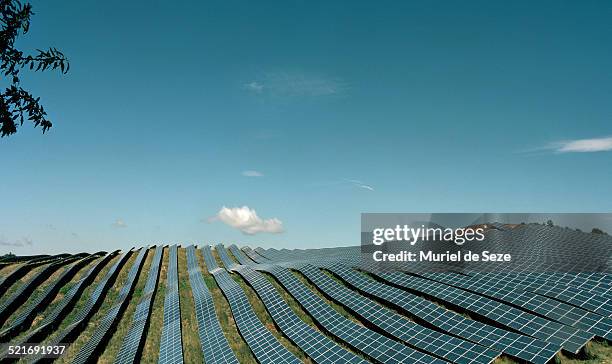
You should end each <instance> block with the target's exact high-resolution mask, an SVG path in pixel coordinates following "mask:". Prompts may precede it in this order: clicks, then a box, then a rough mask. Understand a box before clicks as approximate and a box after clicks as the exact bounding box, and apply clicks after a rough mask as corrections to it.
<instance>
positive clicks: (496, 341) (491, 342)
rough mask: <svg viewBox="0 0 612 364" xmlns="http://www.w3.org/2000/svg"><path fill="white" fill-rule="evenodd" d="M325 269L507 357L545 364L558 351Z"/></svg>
mask: <svg viewBox="0 0 612 364" xmlns="http://www.w3.org/2000/svg"><path fill="white" fill-rule="evenodd" d="M327 269H329V271H331V272H333V273H334V274H335V275H336V276H337V277H338V278H340V279H342V280H343V281H344V282H345V283H346V284H347V285H349V286H351V287H353V288H355V289H356V290H358V291H360V292H363V293H364V294H366V295H369V296H371V297H376V298H378V299H380V300H381V301H384V302H385V303H387V304H389V305H390V306H392V307H395V308H397V309H399V310H401V311H403V312H405V313H407V314H409V315H410V316H412V317H414V318H415V319H417V320H419V321H422V322H425V323H427V324H429V325H432V326H433V327H436V328H437V329H439V330H442V331H443V332H447V333H449V334H452V335H455V336H457V337H461V338H464V339H466V340H469V341H472V342H474V343H477V344H480V345H483V346H486V347H490V348H493V349H495V350H499V351H501V352H503V353H504V354H507V355H509V356H512V357H516V358H520V359H522V360H525V361H528V362H532V363H546V362H548V361H549V360H550V359H551V358H552V357H553V356H554V355H555V354H556V353H557V352H558V351H559V350H560V349H561V347H560V346H558V345H554V344H550V343H546V342H545V341H541V340H538V339H535V338H532V337H529V336H526V335H521V334H517V333H515V332H513V331H508V330H503V329H500V328H498V327H495V326H492V325H488V324H485V323H482V322H479V321H475V320H471V319H468V318H466V317H464V316H462V315H460V314H457V313H455V312H453V311H450V310H448V309H446V308H443V307H441V306H439V305H437V304H435V303H433V302H431V301H429V300H427V299H425V298H423V297H421V296H417V295H413V294H411V293H409V292H406V291H403V290H401V289H399V288H395V287H392V286H389V285H387V284H384V283H381V282H379V281H376V280H374V279H371V278H369V277H367V276H366V275H364V274H362V273H359V272H357V271H354V270H352V269H350V268H349V267H347V266H344V265H342V264H339V263H336V264H334V265H331V266H329V267H327Z"/></svg>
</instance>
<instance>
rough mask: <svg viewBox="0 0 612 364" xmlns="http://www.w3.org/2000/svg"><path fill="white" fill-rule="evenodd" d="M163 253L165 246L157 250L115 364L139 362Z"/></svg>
mask: <svg viewBox="0 0 612 364" xmlns="http://www.w3.org/2000/svg"><path fill="white" fill-rule="evenodd" d="M163 252H164V247H163V246H158V247H157V248H155V255H154V256H153V260H152V261H151V266H150V267H149V273H148V275H147V282H146V283H145V287H144V290H143V293H142V297H141V299H140V302H139V303H138V305H137V306H136V310H135V311H134V318H133V319H132V324H131V326H130V329H129V330H128V333H127V335H126V336H125V338H124V339H123V343H122V344H121V348H120V349H119V354H117V358H115V363H121V364H133V363H136V362H137V356H138V353H139V352H140V351H141V350H142V346H143V345H144V330H145V326H146V325H147V324H148V322H149V317H150V315H151V303H152V300H153V296H154V295H155V291H156V288H157V280H158V278H159V270H160V266H161V259H162V255H163Z"/></svg>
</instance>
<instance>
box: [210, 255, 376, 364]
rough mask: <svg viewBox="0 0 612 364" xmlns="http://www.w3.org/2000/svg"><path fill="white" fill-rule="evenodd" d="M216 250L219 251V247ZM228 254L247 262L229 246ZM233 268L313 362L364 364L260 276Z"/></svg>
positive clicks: (257, 273)
mask: <svg viewBox="0 0 612 364" xmlns="http://www.w3.org/2000/svg"><path fill="white" fill-rule="evenodd" d="M217 249H218V250H219V251H221V248H220V247H218V248H217ZM231 251H232V253H233V255H234V257H236V259H238V260H239V261H240V263H242V264H247V263H250V262H248V261H247V259H248V258H246V257H245V256H244V255H242V253H241V252H240V250H239V249H238V248H237V247H236V246H235V245H233V246H232V247H231ZM234 267H235V271H236V272H238V274H240V275H241V276H242V277H243V278H244V279H245V280H246V281H247V282H249V284H250V285H251V286H252V287H253V289H254V290H255V291H256V292H257V294H258V295H259V297H260V298H261V300H262V302H263V303H264V305H265V306H266V309H267V310H268V312H269V313H270V316H271V317H272V319H273V320H274V322H275V323H276V324H277V325H278V327H279V328H280V330H281V331H282V332H283V333H284V334H285V335H286V336H287V338H289V340H291V341H292V342H294V343H295V345H297V346H298V347H299V348H300V349H302V351H304V353H306V355H308V356H309V357H310V358H312V359H313V360H314V361H315V362H317V363H321V364H325V363H327V364H335V363H338V362H342V363H367V361H365V360H364V359H362V358H360V357H359V356H357V355H355V354H353V353H351V352H350V351H348V350H346V349H344V348H342V347H341V346H339V345H338V344H336V343H334V342H333V341H332V340H330V339H329V338H327V337H326V336H325V335H323V334H322V333H321V332H319V331H317V330H316V329H314V328H312V327H310V326H309V325H307V324H306V323H305V322H304V321H302V320H301V319H300V318H299V317H298V316H297V315H296V314H295V312H293V310H292V309H291V307H289V305H288V304H287V302H285V300H284V299H283V298H282V297H281V296H280V294H279V293H278V291H277V290H276V289H275V288H274V286H273V285H272V284H271V283H270V282H269V281H268V280H267V279H266V277H264V276H263V274H261V273H259V272H257V271H255V270H253V269H252V268H251V267H249V266H246V265H239V266H234Z"/></svg>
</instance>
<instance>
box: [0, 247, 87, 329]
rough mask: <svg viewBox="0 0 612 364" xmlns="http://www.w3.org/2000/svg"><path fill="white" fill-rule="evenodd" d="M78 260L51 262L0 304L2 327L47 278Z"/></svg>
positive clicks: (0, 324) (67, 259)
mask: <svg viewBox="0 0 612 364" xmlns="http://www.w3.org/2000/svg"><path fill="white" fill-rule="evenodd" d="M75 259H77V258H66V259H59V260H58V261H55V262H51V263H49V264H47V265H46V266H44V267H41V269H39V270H38V272H36V273H35V274H34V275H33V276H31V277H30V278H29V279H28V281H27V282H25V283H24V284H22V285H21V286H19V287H18V288H17V289H16V290H15V291H14V292H13V293H12V294H11V295H10V297H7V298H6V299H4V300H3V301H2V303H0V327H1V326H2V325H3V324H4V322H5V321H6V319H8V318H9V316H10V315H11V313H12V312H13V310H14V309H15V308H16V307H17V306H19V305H20V304H21V303H23V302H25V301H26V300H27V299H28V297H29V296H30V294H32V292H33V291H34V289H36V287H38V285H39V284H41V283H42V282H44V281H45V280H46V279H47V278H49V277H50V276H51V274H53V272H55V271H56V270H58V269H59V268H61V267H62V266H64V265H65V264H68V263H70V262H72V261H74V260H75Z"/></svg>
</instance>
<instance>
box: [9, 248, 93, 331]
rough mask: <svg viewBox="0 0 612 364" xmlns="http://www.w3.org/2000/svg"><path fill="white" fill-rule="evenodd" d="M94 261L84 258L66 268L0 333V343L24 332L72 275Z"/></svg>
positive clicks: (90, 257)
mask: <svg viewBox="0 0 612 364" xmlns="http://www.w3.org/2000/svg"><path fill="white" fill-rule="evenodd" d="M94 259H96V256H95V255H90V256H88V257H86V258H82V259H80V260H78V261H77V262H75V263H72V264H71V265H70V266H69V267H67V268H66V269H65V270H64V271H63V272H62V274H60V276H59V277H58V278H57V279H56V280H54V281H53V282H51V283H50V284H49V285H48V286H47V287H46V288H45V289H44V291H43V292H42V293H41V294H40V295H39V296H38V297H37V298H36V299H35V300H33V301H32V302H30V303H28V304H27V307H25V308H24V309H23V311H22V312H20V313H19V316H17V317H15V318H14V319H13V320H12V321H11V322H10V323H9V326H8V327H7V328H6V329H4V330H2V332H0V342H8V341H9V340H10V339H12V338H14V337H15V336H16V335H17V334H19V332H21V331H23V330H25V329H26V328H27V327H29V326H30V324H31V323H32V321H33V320H34V318H35V317H36V315H37V314H38V313H39V312H41V311H43V310H44V309H45V308H46V306H47V305H48V304H49V302H51V300H52V299H53V297H55V295H56V294H57V292H59V290H60V289H61V288H62V286H63V285H64V284H66V283H67V282H68V281H69V280H70V279H72V277H74V275H75V274H76V273H77V272H78V271H79V270H80V269H81V268H83V266H84V265H86V264H88V263H90V262H91V261H92V260H94Z"/></svg>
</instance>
